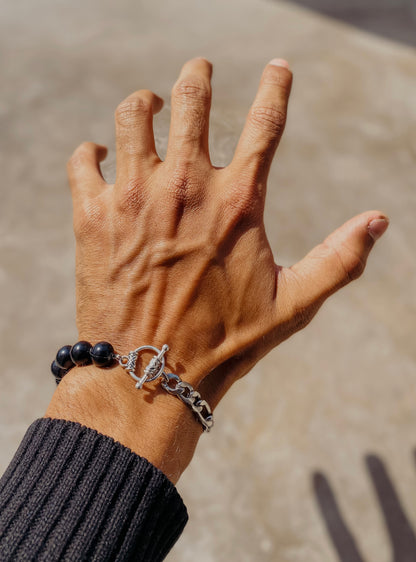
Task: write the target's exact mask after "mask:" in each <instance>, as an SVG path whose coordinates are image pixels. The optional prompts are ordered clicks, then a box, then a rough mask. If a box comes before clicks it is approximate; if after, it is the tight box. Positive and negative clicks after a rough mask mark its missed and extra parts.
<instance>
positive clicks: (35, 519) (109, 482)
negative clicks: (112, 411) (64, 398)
mask: <svg viewBox="0 0 416 562" xmlns="http://www.w3.org/2000/svg"><path fill="white" fill-rule="evenodd" d="M187 519H188V516H187V512H186V508H185V506H184V504H183V501H182V499H181V498H180V496H179V494H178V492H177V490H176V488H175V487H174V485H173V484H172V483H171V482H170V481H169V480H168V479H167V477H166V476H165V475H164V474H163V473H162V472H161V471H160V470H158V469H157V468H155V467H154V466H153V465H152V464H150V463H149V462H148V461H147V460H146V459H144V458H142V457H139V456H138V455H136V454H135V453H133V452H132V451H131V450H130V449H127V448H126V447H124V446H123V445H121V444H120V443H117V442H116V441H114V440H113V439H111V438H110V437H106V436H104V435H101V434H99V433H97V432H96V431H95V430H93V429H90V428H87V427H84V426H81V425H80V424H78V423H73V422H68V421H64V420H52V419H48V418H42V419H39V420H36V421H35V422H34V423H33V424H32V425H31V426H30V427H29V429H28V431H27V433H26V435H25V437H24V439H23V441H22V443H21V444H20V447H19V449H18V451H17V452H16V455H15V457H14V458H13V460H12V462H11V464H10V465H9V467H8V469H7V470H6V472H5V474H4V475H3V477H2V478H1V480H0V559H1V560H2V561H3V560H48V561H54V560H59V561H61V560H68V561H69V560H70V561H71V562H73V561H75V560H76V561H77V562H78V561H81V560H88V561H90V560H96V561H104V560H105V561H109V560H118V561H126V560H137V561H139V560H143V561H146V562H150V561H157V560H163V559H164V558H165V556H166V555H167V553H168V552H169V550H170V549H171V548H172V546H173V544H174V543H175V542H176V540H177V539H178V537H179V535H180V534H181V532H182V530H183V528H184V526H185V524H186V522H187Z"/></svg>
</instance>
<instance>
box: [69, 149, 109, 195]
mask: <svg viewBox="0 0 416 562" xmlns="http://www.w3.org/2000/svg"><path fill="white" fill-rule="evenodd" d="M106 156H107V147H105V146H101V145H99V144H95V143H93V142H83V143H82V144H80V146H78V148H77V149H76V150H75V151H74V153H73V154H72V156H71V158H70V159H69V161H68V164H67V171H68V178H69V185H70V187H71V191H72V194H73V196H74V197H76V196H78V195H82V194H87V195H90V196H94V195H97V194H98V193H100V192H101V191H102V189H103V188H104V187H105V186H106V185H107V183H106V181H105V180H104V178H103V176H102V174H101V169H100V162H102V161H103V160H105V158H106Z"/></svg>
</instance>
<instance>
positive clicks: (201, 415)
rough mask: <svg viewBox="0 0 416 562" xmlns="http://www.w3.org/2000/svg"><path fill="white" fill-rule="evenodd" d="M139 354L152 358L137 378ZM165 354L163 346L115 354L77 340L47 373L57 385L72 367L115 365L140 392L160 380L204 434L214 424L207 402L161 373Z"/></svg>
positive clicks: (175, 378) (63, 350) (99, 345)
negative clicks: (148, 355) (147, 354)
mask: <svg viewBox="0 0 416 562" xmlns="http://www.w3.org/2000/svg"><path fill="white" fill-rule="evenodd" d="M143 351H152V352H153V353H154V356H153V357H152V358H151V360H150V361H149V363H148V365H147V366H146V368H145V369H144V372H143V375H142V376H141V377H139V376H138V375H137V374H136V369H137V360H138V357H139V355H140V353H142V352H143ZM168 351H169V346H168V345H166V344H165V345H164V346H163V347H162V349H158V348H157V347H153V346H151V345H143V346H141V347H138V348H137V349H135V350H133V351H130V352H129V353H128V354H127V355H119V354H118V353H115V352H114V349H113V346H112V345H111V344H109V343H108V342H99V343H97V344H96V345H95V346H94V347H93V346H92V345H91V344H90V343H89V342H86V341H80V342H77V343H76V344H75V345H74V346H70V345H65V346H63V347H61V349H59V351H58V353H57V355H56V359H55V361H54V362H53V363H52V365H51V371H52V373H53V375H54V376H55V379H56V383H57V384H59V382H60V381H61V380H62V377H64V376H65V375H66V374H67V373H68V371H70V369H72V367H75V365H78V366H83V365H89V364H91V363H94V365H95V366H97V367H101V368H108V367H111V366H112V365H114V362H117V363H118V364H119V365H120V366H121V367H123V369H125V370H126V371H127V373H128V374H129V375H130V376H131V377H132V378H133V379H134V380H135V381H136V388H137V389H141V388H142V387H143V385H144V384H145V383H147V382H151V381H154V380H156V379H158V378H160V379H161V386H162V388H163V389H164V390H166V392H168V393H169V394H172V395H173V396H176V397H177V398H179V399H180V400H182V402H183V403H184V404H186V405H187V406H189V408H191V410H192V411H193V413H194V414H195V416H196V418H197V420H198V421H199V422H200V423H201V424H202V427H203V429H204V431H207V432H208V431H210V429H211V428H212V426H213V425H214V416H213V414H212V410H211V408H210V406H209V404H208V402H207V401H206V400H203V399H202V397H201V395H200V394H199V392H197V391H196V390H194V388H193V387H192V385H191V384H189V383H188V382H185V381H183V380H182V379H181V378H180V377H179V376H178V375H175V374H173V373H166V372H165V354H166V353H167V352H168Z"/></svg>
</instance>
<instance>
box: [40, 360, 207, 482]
mask: <svg viewBox="0 0 416 562" xmlns="http://www.w3.org/2000/svg"><path fill="white" fill-rule="evenodd" d="M45 417H50V418H58V419H66V420H69V421H74V422H78V423H80V424H82V425H85V426H87V427H90V428H92V429H95V430H96V431H98V432H99V433H102V434H104V435H108V436H109V437H112V438H113V439H115V440H116V441H118V442H120V443H121V444H122V445H124V446H126V447H128V448H130V449H131V450H132V451H133V452H135V453H136V454H138V455H140V456H142V457H145V458H146V459H147V460H148V461H150V462H151V463H152V464H154V465H155V466H156V467H157V468H159V469H160V470H162V471H163V472H164V473H165V474H166V476H167V477H168V478H169V479H170V480H171V481H172V482H173V483H176V482H177V481H178V479H179V477H180V475H181V474H182V472H183V471H184V470H185V468H186V466H187V465H188V464H189V462H190V460H191V459H192V456H193V453H194V450H195V447H196V445H197V442H198V439H199V437H200V435H201V433H202V427H201V425H200V424H199V423H198V421H197V420H196V419H195V417H194V415H193V413H192V411H191V410H190V409H189V408H188V407H187V406H186V405H185V404H184V403H182V402H181V401H180V400H178V399H176V397H174V396H171V395H169V394H168V393H167V392H166V391H165V390H163V389H162V388H161V386H160V383H159V382H158V381H153V382H150V383H147V384H146V386H145V387H143V388H142V389H140V390H137V389H136V388H135V386H134V383H133V381H132V380H131V379H130V377H129V376H128V375H126V372H125V371H124V369H122V368H121V367H119V366H117V367H115V368H112V369H108V370H105V371H103V369H99V368H97V367H94V366H92V365H89V366H87V367H75V368H74V369H72V370H71V371H70V372H69V373H68V374H67V375H66V376H65V377H64V378H63V379H62V381H61V382H60V384H59V386H58V387H57V389H56V392H55V393H54V395H53V397H52V400H51V402H50V404H49V407H48V409H47V411H46V414H45Z"/></svg>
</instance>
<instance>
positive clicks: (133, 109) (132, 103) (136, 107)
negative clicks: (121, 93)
mask: <svg viewBox="0 0 416 562" xmlns="http://www.w3.org/2000/svg"><path fill="white" fill-rule="evenodd" d="M149 111H151V104H150V102H149V101H148V100H146V99H144V98H143V97H141V96H139V95H137V96H134V97H130V98H127V99H126V100H124V101H122V102H121V103H120V104H119V105H118V107H117V109H116V111H115V117H116V122H117V123H118V124H119V125H120V126H126V125H130V124H131V123H132V122H134V121H135V120H136V119H137V117H138V115H141V114H147V113H149Z"/></svg>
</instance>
